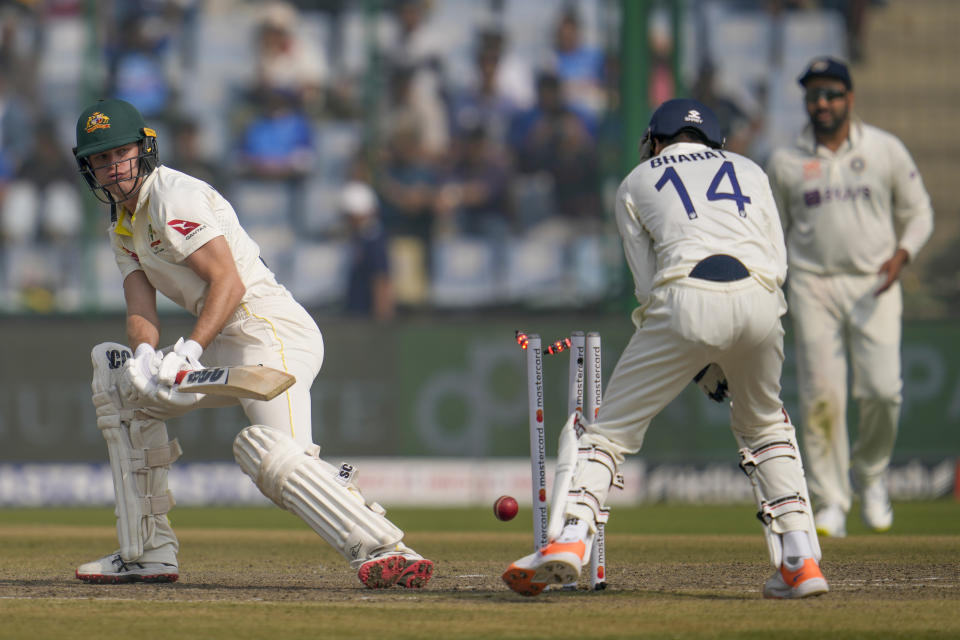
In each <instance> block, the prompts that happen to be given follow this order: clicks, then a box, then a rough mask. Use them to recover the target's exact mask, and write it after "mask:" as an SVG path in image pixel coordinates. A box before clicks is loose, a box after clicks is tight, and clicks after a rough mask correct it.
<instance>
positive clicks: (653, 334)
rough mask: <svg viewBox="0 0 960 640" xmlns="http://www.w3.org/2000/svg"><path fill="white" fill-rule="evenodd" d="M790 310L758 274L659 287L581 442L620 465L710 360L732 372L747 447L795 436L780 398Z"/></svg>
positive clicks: (637, 315) (734, 422)
mask: <svg viewBox="0 0 960 640" xmlns="http://www.w3.org/2000/svg"><path fill="white" fill-rule="evenodd" d="M785 310H786V305H785V302H784V297H783V293H782V291H780V290H779V289H777V290H775V291H771V290H770V289H768V288H766V287H764V286H763V285H762V284H760V283H759V282H758V281H757V280H754V279H753V278H747V279H744V280H739V281H736V282H710V281H706V280H698V279H694V278H684V279H682V280H679V281H677V282H674V283H671V284H668V285H666V286H662V287H659V288H657V289H655V290H654V291H653V293H652V295H651V297H650V300H649V304H648V305H646V306H645V307H642V308H641V309H637V310H636V311H635V312H634V316H633V317H634V323H635V324H636V325H637V329H636V331H635V332H634V334H633V337H632V338H631V339H630V342H629V343H628V345H627V347H626V349H625V350H624V352H623V354H622V355H621V356H620V360H619V361H618V362H617V366H616V368H615V369H614V372H613V374H612V376H611V377H610V381H609V382H608V384H607V388H606V390H605V392H604V394H603V404H602V405H601V407H600V412H599V414H598V417H597V422H596V424H594V425H591V427H590V429H589V431H588V432H587V433H585V434H584V435H583V437H582V438H581V440H580V446H581V447H582V446H589V445H591V444H596V445H597V446H599V447H601V448H602V449H604V450H606V451H608V452H610V453H611V454H612V455H613V456H614V458H615V460H616V462H617V464H618V465H619V464H621V463H622V462H623V459H624V457H625V456H626V455H628V454H633V453H636V452H637V451H639V450H640V447H641V446H642V444H643V439H644V436H645V434H646V432H647V428H648V427H649V426H650V421H651V420H652V419H653V418H654V416H656V415H657V414H658V413H659V412H660V411H661V410H663V408H664V407H666V406H667V404H668V403H669V402H671V401H672V400H673V399H674V398H676V397H677V395H679V394H680V392H681V391H682V390H683V389H684V388H685V387H686V386H687V385H689V384H690V383H691V380H692V379H693V376H694V375H696V374H697V372H699V371H700V369H702V368H703V367H705V366H706V365H707V364H709V363H711V362H716V363H717V364H719V365H720V367H721V368H722V369H723V371H724V373H725V374H726V377H727V382H728V384H729V388H730V393H731V396H732V398H733V402H732V403H731V410H730V422H731V427H732V429H733V431H734V433H735V434H736V435H737V436H739V437H740V438H742V440H743V442H744V443H745V444H746V445H747V446H751V447H756V446H757V445H759V444H762V443H764V442H768V441H771V440H785V439H788V438H792V437H793V425H792V424H790V422H789V420H788V419H787V417H786V414H785V412H784V410H783V403H782V402H781V400H780V373H781V369H782V367H783V328H782V325H781V323H780V316H781V315H782V314H783V313H784V311H785ZM793 482H795V479H793V478H790V479H789V483H788V484H792V483H793ZM596 489H600V487H596ZM788 489H789V487H787V486H785V487H784V493H786V492H787V490H788ZM793 490H796V488H793ZM604 495H605V493H604ZM777 495H780V494H777Z"/></svg>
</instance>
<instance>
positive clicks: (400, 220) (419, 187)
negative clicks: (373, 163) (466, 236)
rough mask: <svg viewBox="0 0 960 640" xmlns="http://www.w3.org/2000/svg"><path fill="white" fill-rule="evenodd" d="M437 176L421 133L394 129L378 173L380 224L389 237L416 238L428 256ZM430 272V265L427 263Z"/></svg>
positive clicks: (433, 229)
mask: <svg viewBox="0 0 960 640" xmlns="http://www.w3.org/2000/svg"><path fill="white" fill-rule="evenodd" d="M439 186H440V176H439V173H438V171H437V168H436V166H435V164H434V163H432V162H430V161H428V160H427V159H426V156H425V154H424V152H423V149H422V143H421V141H420V136H419V135H418V134H417V132H415V131H413V130H410V129H400V130H397V131H394V132H393V133H392V134H391V137H390V138H389V139H388V141H387V155H386V158H385V161H384V166H383V167H382V168H381V170H380V172H379V180H378V182H377V192H378V193H379V195H380V199H381V203H382V208H381V211H382V213H383V224H384V226H385V227H386V230H387V233H388V234H389V236H390V237H391V238H394V237H398V236H402V237H409V238H415V239H416V240H417V241H418V242H419V244H420V245H421V246H422V247H423V250H424V251H423V253H424V255H426V256H429V255H430V248H431V244H432V239H433V236H434V233H435V232H440V231H441V229H440V227H443V226H446V225H444V224H442V222H443V221H441V224H439V225H437V224H436V223H437V209H436V201H437V190H438V188H439ZM426 269H427V271H428V272H429V265H426Z"/></svg>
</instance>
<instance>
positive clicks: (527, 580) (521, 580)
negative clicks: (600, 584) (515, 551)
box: [501, 540, 587, 596]
mask: <svg viewBox="0 0 960 640" xmlns="http://www.w3.org/2000/svg"><path fill="white" fill-rule="evenodd" d="M586 553H587V545H586V543H584V542H583V541H582V540H577V541H575V542H551V543H550V544H548V545H547V546H545V547H544V548H543V549H540V550H539V551H537V552H535V553H531V554H530V555H528V556H524V557H523V558H520V559H519V560H517V561H516V562H514V563H513V564H511V565H510V566H509V567H508V568H507V570H506V571H504V572H503V575H502V576H501V577H502V578H503V581H504V582H505V583H507V586H508V587H510V588H511V589H513V590H514V591H516V592H517V593H519V594H520V595H522V596H535V595H539V594H540V592H541V591H543V590H544V589H545V588H546V587H547V585H549V584H562V585H567V584H572V583H576V582H577V579H579V577H580V569H581V567H583V560H584V558H585V557H586Z"/></svg>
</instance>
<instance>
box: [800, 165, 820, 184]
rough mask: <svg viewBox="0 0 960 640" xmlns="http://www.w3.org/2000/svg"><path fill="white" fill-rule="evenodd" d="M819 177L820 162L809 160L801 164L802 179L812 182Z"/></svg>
mask: <svg viewBox="0 0 960 640" xmlns="http://www.w3.org/2000/svg"><path fill="white" fill-rule="evenodd" d="M819 177H820V161H819V160H811V161H810V162H804V163H803V179H804V180H814V179H816V178H819Z"/></svg>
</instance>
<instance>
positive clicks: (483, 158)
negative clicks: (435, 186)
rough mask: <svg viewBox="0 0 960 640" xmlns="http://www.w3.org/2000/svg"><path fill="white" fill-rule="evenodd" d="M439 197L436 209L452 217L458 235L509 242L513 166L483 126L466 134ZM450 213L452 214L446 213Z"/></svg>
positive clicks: (500, 242)
mask: <svg viewBox="0 0 960 640" xmlns="http://www.w3.org/2000/svg"><path fill="white" fill-rule="evenodd" d="M455 149H456V153H455V155H454V162H453V164H452V167H451V169H450V171H449V173H448V175H446V176H445V178H444V182H443V186H442V187H441V188H440V191H439V194H438V196H437V210H438V211H440V212H441V215H442V216H443V215H452V216H453V218H454V220H455V226H456V229H457V231H458V232H459V233H462V234H464V235H467V236H472V237H480V238H487V239H490V240H493V241H494V242H495V243H496V244H497V245H500V246H503V245H504V244H505V243H506V240H507V236H508V234H509V231H510V222H511V217H510V204H509V202H510V201H509V185H510V164H509V161H508V158H507V156H506V155H505V154H503V153H502V152H501V150H500V148H499V147H497V146H492V145H491V144H490V142H489V140H488V138H487V135H486V132H485V130H484V129H483V127H480V126H474V127H472V128H471V129H469V130H468V131H466V132H464V135H463V137H462V138H460V139H458V140H457V142H456V144H455ZM447 212H449V213H447Z"/></svg>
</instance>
